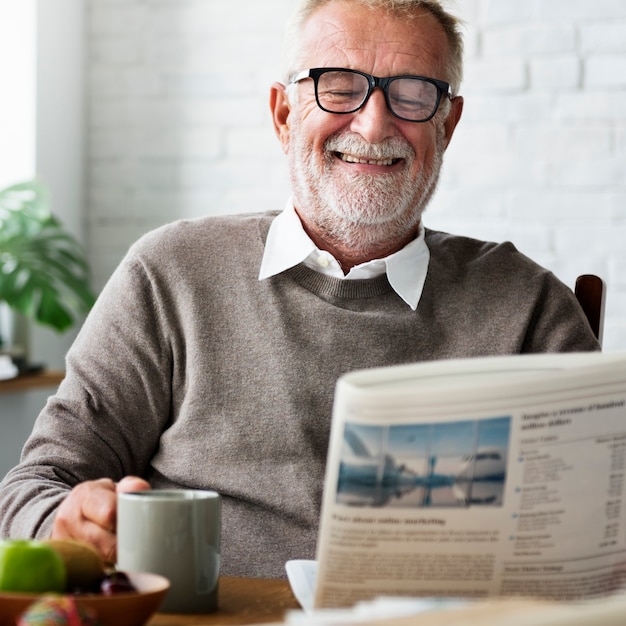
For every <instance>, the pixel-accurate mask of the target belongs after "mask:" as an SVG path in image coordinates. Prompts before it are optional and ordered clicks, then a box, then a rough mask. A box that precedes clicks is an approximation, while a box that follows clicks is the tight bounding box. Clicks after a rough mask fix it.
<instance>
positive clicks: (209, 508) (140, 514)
mask: <svg viewBox="0 0 626 626" xmlns="http://www.w3.org/2000/svg"><path fill="white" fill-rule="evenodd" d="M220 535H221V498H220V496H219V494H218V493H217V492H215V491H201V490H193V489H153V490H150V491H134V492H129V493H120V494H118V496H117V569H119V570H121V571H127V572H152V573H154V574H161V575H162V576H165V577H166V578H168V579H169V581H170V585H171V586H170V589H169V591H168V592H167V595H166V596H165V599H164V600H163V604H162V605H161V607H160V609H159V610H160V611H162V612H164V613H209V612H211V611H214V610H215V609H216V608H217V587H218V580H219V569H220Z"/></svg>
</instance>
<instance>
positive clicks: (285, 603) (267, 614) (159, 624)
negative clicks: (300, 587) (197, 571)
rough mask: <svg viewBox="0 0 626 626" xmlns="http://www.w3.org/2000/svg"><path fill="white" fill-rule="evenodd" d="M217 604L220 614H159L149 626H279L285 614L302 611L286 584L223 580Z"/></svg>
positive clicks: (256, 579) (265, 580)
mask: <svg viewBox="0 0 626 626" xmlns="http://www.w3.org/2000/svg"><path fill="white" fill-rule="evenodd" d="M217 604H218V609H217V611H216V612H215V613H208V614H206V615H174V614H168V613H158V614H157V615H154V616H153V617H152V619H150V621H149V622H148V626H218V625H220V624H223V625H228V624H267V623H271V622H274V623H277V622H278V623H280V622H282V621H283V616H284V614H285V612H286V611H288V610H290V609H299V608H300V605H299V604H298V602H297V600H296V599H295V597H294V595H293V593H292V592H291V587H290V586H289V582H288V581H287V580H276V579H274V580H268V579H263V578H232V577H230V576H221V577H220V582H219V594H218V601H217Z"/></svg>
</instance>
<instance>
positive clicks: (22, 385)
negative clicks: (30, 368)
mask: <svg viewBox="0 0 626 626" xmlns="http://www.w3.org/2000/svg"><path fill="white" fill-rule="evenodd" d="M64 376H65V372H61V371H57V370H45V371H43V372H39V373H38V374H22V375H20V376H17V377H16V378H9V380H0V394H2V393H14V392H18V391H30V390H32V389H45V388H46V387H58V386H59V385H60V384H61V381H62V380H63V378H64Z"/></svg>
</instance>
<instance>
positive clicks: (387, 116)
mask: <svg viewBox="0 0 626 626" xmlns="http://www.w3.org/2000/svg"><path fill="white" fill-rule="evenodd" d="M395 119H396V118H394V116H393V115H392V114H391V111H389V109H388V108H387V102H386V100H385V94H384V93H383V90H382V89H380V88H379V87H376V88H375V89H374V90H373V91H372V93H371V94H370V97H369V99H368V100H367V102H366V103H365V105H363V107H361V108H360V109H359V110H358V111H357V112H356V113H354V114H353V117H352V122H351V124H350V130H352V131H353V132H355V133H359V135H361V136H362V137H363V139H365V140H366V141H368V142H369V143H378V142H379V141H381V140H383V139H385V138H386V137H392V136H394V135H395V134H396V131H395V124H394V120H395Z"/></svg>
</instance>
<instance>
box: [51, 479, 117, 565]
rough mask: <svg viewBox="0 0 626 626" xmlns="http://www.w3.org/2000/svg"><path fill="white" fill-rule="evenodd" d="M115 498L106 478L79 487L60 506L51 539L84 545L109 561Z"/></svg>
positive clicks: (113, 537) (114, 493) (115, 504)
mask: <svg viewBox="0 0 626 626" xmlns="http://www.w3.org/2000/svg"><path fill="white" fill-rule="evenodd" d="M116 498H117V495H116V492H115V483H114V482H113V481H112V480H110V479H109V478H101V479H99V480H93V481H87V482H84V483H80V484H79V485H77V486H76V487H74V488H73V489H72V491H70V493H69V494H68V496H67V497H66V498H65V499H64V500H63V502H61V505H60V506H59V508H58V510H57V513H56V515H55V518H54V523H53V526H52V533H51V538H52V539H75V540H79V541H85V542H87V543H90V544H91V545H93V546H94V547H95V548H96V549H97V550H98V551H99V552H100V554H101V555H102V556H103V558H105V559H107V560H109V559H110V555H111V554H114V553H115V543H116V541H115V517H116V508H117V501H116Z"/></svg>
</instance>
